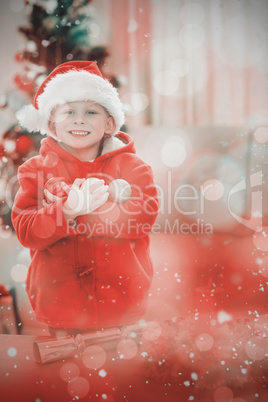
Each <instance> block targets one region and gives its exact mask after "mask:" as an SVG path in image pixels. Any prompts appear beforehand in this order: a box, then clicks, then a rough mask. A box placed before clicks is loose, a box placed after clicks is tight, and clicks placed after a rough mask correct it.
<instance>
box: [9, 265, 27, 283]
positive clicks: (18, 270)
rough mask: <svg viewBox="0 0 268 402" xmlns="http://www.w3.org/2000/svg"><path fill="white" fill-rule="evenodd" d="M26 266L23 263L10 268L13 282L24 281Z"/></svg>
mask: <svg viewBox="0 0 268 402" xmlns="http://www.w3.org/2000/svg"><path fill="white" fill-rule="evenodd" d="M27 272H28V267H27V266H26V265H24V264H16V265H14V266H13V267H12V268H11V270H10V276H11V278H12V279H13V281H15V282H24V281H25V280H26V277H27Z"/></svg>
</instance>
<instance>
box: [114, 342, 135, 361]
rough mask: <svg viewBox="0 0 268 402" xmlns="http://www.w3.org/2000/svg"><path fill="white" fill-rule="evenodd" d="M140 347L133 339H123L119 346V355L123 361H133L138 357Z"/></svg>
mask: <svg viewBox="0 0 268 402" xmlns="http://www.w3.org/2000/svg"><path fill="white" fill-rule="evenodd" d="M137 352H138V347H137V344H136V342H135V341H133V340H131V339H123V340H122V341H120V342H119V343H118V345H117V353H118V354H119V356H120V357H121V358H122V359H126V360H129V359H132V358H133V357H135V356H136V354H137Z"/></svg>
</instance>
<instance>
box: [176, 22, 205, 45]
mask: <svg viewBox="0 0 268 402" xmlns="http://www.w3.org/2000/svg"><path fill="white" fill-rule="evenodd" d="M179 38H180V42H181V44H182V46H183V47H185V48H186V49H197V48H198V47H200V46H201V45H202V43H203V42H204V39H205V34H204V30H203V29H202V28H201V27H199V26H184V27H183V28H182V29H181V30H180V34H179Z"/></svg>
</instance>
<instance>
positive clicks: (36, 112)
mask: <svg viewBox="0 0 268 402" xmlns="http://www.w3.org/2000/svg"><path fill="white" fill-rule="evenodd" d="M86 100H90V101H93V102H95V103H98V104H100V105H102V106H103V107H104V108H105V109H106V110H107V112H108V113H109V114H110V115H111V116H112V117H113V118H114V121H115V126H116V127H115V130H114V132H113V134H116V133H117V132H118V131H119V129H120V127H121V126H122V125H123V124H124V113H123V106H122V103H121V101H120V99H119V96H118V92H117V90H116V88H114V87H113V85H112V84H110V82H109V81H108V80H106V79H104V78H101V77H99V76H98V75H95V74H91V73H89V72H87V71H84V70H79V71H77V70H69V71H68V72H66V73H62V74H57V75H55V76H54V77H52V78H51V80H50V81H48V83H47V84H46V86H45V88H44V92H43V93H41V94H40V95H39V97H38V98H37V104H38V109H36V108H35V107H34V106H33V105H27V106H24V107H23V108H22V109H21V110H19V111H18V112H17V114H16V116H17V118H18V120H19V123H20V125H21V126H23V127H25V128H26V129H27V130H29V131H40V132H41V133H42V134H52V133H51V131H50V129H49V125H48V123H49V119H50V114H51V111H52V109H53V108H54V107H55V106H58V105H63V104H64V103H66V102H75V101H86Z"/></svg>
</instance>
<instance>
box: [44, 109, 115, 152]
mask: <svg viewBox="0 0 268 402" xmlns="http://www.w3.org/2000/svg"><path fill="white" fill-rule="evenodd" d="M49 127H50V130H51V132H52V133H53V134H55V138H56V139H57V140H58V141H60V142H61V144H62V145H63V148H65V149H66V150H67V151H68V152H70V153H71V154H73V155H75V156H77V157H79V155H81V154H83V155H89V158H91V159H93V158H95V157H96V156H97V154H98V149H99V145H100V141H101V139H102V138H103V135H104V134H105V133H106V134H112V133H113V131H114V128H115V123H114V119H113V117H111V116H110V115H109V114H108V113H107V112H106V110H105V109H104V108H103V106H101V105H99V104H97V103H94V102H92V101H76V102H68V103H65V104H64V105H62V106H56V107H55V108H54V109H53V111H52V113H51V119H50V122H49ZM86 159H87V158H86Z"/></svg>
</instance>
